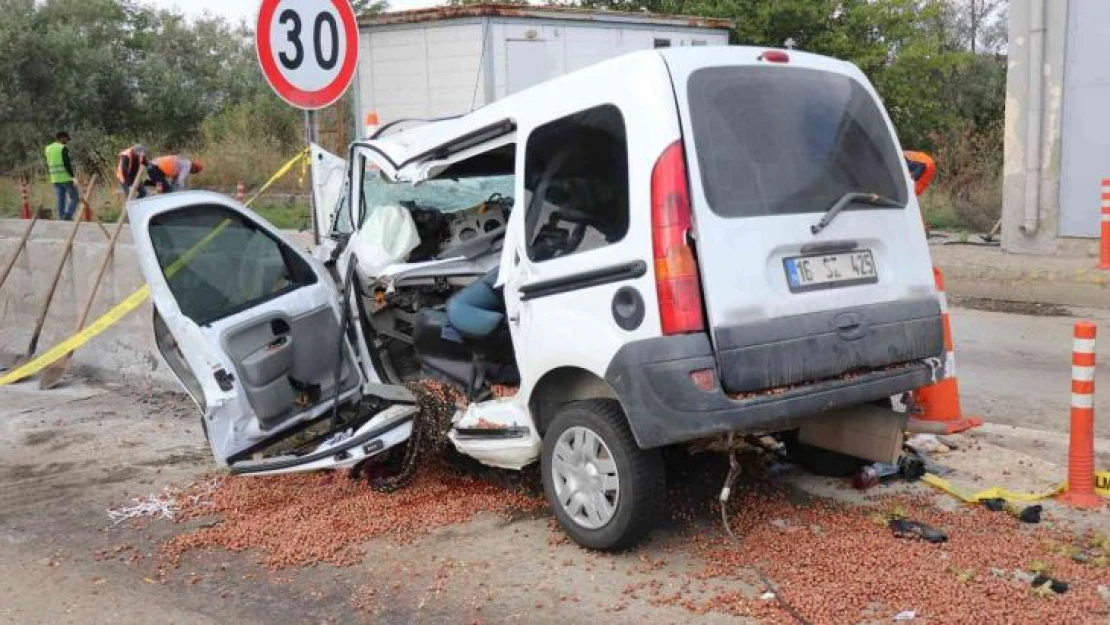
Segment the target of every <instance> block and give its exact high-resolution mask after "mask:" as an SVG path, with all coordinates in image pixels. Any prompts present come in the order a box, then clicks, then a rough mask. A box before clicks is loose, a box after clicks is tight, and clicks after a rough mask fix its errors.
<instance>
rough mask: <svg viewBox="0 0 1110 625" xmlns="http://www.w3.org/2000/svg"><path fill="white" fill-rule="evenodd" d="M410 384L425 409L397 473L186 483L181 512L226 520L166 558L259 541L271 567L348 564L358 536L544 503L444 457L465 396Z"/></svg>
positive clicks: (170, 548) (411, 530)
mask: <svg viewBox="0 0 1110 625" xmlns="http://www.w3.org/2000/svg"><path fill="white" fill-rule="evenodd" d="M410 389H411V390H412V391H413V392H414V394H415V395H416V399H417V406H418V407H419V409H420V412H419V414H418V416H417V418H416V420H415V421H414V425H413V434H412V436H411V438H410V441H409V442H408V443H407V444H406V445H405V448H404V450H403V454H404V457H403V459H402V460H401V467H400V469H399V470H397V471H396V472H395V473H394V474H393V475H391V476H389V477H385V478H382V479H379V480H376V481H374V482H373V485H374V488H373V489H372V488H370V487H368V486H367V484H366V482H364V481H361V480H358V479H352V478H357V477H358V476H359V475H360V474H361V473H362V472H361V471H360V472H351V473H350V474H349V475H348V473H347V472H329V473H321V472H317V473H308V474H299V475H283V476H274V477H256V478H225V479H222V480H220V481H219V483H218V486H216V487H215V489H214V490H213V491H212V492H211V493H210V494H208V496H207V497H206V498H203V499H198V498H196V497H190V495H191V494H192V493H190V492H189V490H188V489H186V490H185V491H184V492H182V493H181V495H180V497H179V498H178V503H179V504H180V506H181V510H180V512H179V514H178V520H182V521H183V520H188V519H195V518H198V517H206V516H209V515H219V516H221V517H223V520H222V521H221V522H219V523H217V524H216V525H213V526H209V527H202V528H200V529H198V530H196V531H193V532H190V533H187V534H184V535H181V536H177V537H175V538H173V539H171V540H170V541H168V542H167V543H165V544H164V545H163V546H162V548H161V550H160V555H161V556H162V562H163V564H164V566H168V567H175V566H176V565H177V563H178V562H179V561H180V557H181V554H182V553H184V552H186V551H189V550H191V549H201V548H212V547H217V548H223V549H228V550H230V551H243V550H246V549H259V550H261V551H262V553H263V562H264V563H265V564H266V566H268V567H270V568H274V569H279V568H285V567H289V566H299V565H310V564H313V563H316V562H330V563H332V564H336V565H349V564H354V563H355V562H358V561H359V560H360V559H361V557H362V551H361V549H359V546H358V545H359V543H361V542H363V541H366V540H369V539H371V538H374V537H376V536H381V535H388V536H391V537H394V538H396V539H399V540H408V539H412V538H414V537H416V536H419V535H421V534H423V533H426V532H427V531H429V530H431V529H434V528H437V527H442V526H445V525H452V524H456V523H463V522H465V521H468V520H470V519H471V518H472V517H474V515H476V514H478V513H480V512H493V513H504V514H508V513H513V512H518V511H522V510H535V509H538V508H541V507H543V505H544V504H543V501H542V499H539V498H537V497H535V496H532V495H529V494H525V493H524V492H522V491H520V490H512V489H507V488H505V487H503V486H499V485H497V484H493V483H490V482H487V481H484V480H481V479H478V478H477V477H475V476H471V475H465V474H462V473H459V472H458V471H456V470H454V469H452V468H450V467H449V466H447V465H446V464H445V463H444V462H443V461H442V455H441V454H442V452H443V451H444V450H445V449H446V447H447V445H448V439H447V432H448V430H449V429H450V427H451V417H452V416H453V415H454V412H455V410H456V409H457V408H458V407H459V406H461V405H464V404H465V397H464V396H463V395H462V393H461V392H459V390H458V389H456V388H455V387H453V386H450V385H448V384H445V383H442V382H438V381H423V382H420V383H415V384H412V385H410ZM502 392H505V391H502ZM202 482H203V480H202ZM402 487H404V488H402ZM394 491H396V492H394Z"/></svg>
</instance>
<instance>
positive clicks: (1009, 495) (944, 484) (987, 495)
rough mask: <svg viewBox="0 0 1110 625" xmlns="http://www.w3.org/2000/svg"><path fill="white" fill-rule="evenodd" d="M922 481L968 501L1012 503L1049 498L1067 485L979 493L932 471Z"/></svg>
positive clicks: (1002, 489) (990, 489)
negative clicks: (1019, 491)
mask: <svg viewBox="0 0 1110 625" xmlns="http://www.w3.org/2000/svg"><path fill="white" fill-rule="evenodd" d="M921 481H922V482H925V483H926V484H928V485H930V486H933V487H935V488H939V489H940V490H942V491H944V492H946V493H948V494H949V495H952V496H953V497H955V498H957V499H959V500H961V501H964V502H967V503H978V502H980V501H982V500H984V499H1005V500H1006V501H1008V502H1011V503H1026V502H1030V501H1039V500H1041V499H1048V498H1049V497H1051V496H1053V495H1055V494H1057V493H1059V492H1060V491H1062V490H1064V487H1065V486H1066V485H1065V484H1060V485H1058V486H1054V487H1052V488H1051V489H1049V490H1046V491H1044V492H1040V493H1015V492H1012V491H1008V490H1006V489H1005V488H1002V487H1001V486H992V487H990V488H988V489H986V490H982V491H979V492H977V493H968V492H967V491H965V490H963V489H960V488H956V487H955V486H953V485H952V483H951V482H949V481H948V480H946V479H944V478H942V477H938V476H936V475H933V474H932V473H926V474H925V475H924V476H922V477H921Z"/></svg>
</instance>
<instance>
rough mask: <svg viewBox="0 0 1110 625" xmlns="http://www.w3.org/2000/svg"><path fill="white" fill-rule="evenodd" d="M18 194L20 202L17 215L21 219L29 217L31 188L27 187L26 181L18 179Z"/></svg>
mask: <svg viewBox="0 0 1110 625" xmlns="http://www.w3.org/2000/svg"><path fill="white" fill-rule="evenodd" d="M19 196H20V198H21V200H22V204H21V206H20V209H19V216H20V217H22V218H23V219H30V218H31V190H30V189H28V188H27V181H26V180H20V181H19Z"/></svg>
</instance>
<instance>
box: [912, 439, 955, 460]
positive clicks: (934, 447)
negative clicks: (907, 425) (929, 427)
mask: <svg viewBox="0 0 1110 625" xmlns="http://www.w3.org/2000/svg"><path fill="white" fill-rule="evenodd" d="M906 447H909V448H910V449H912V450H914V451H916V452H917V453H919V454H922V455H929V454H946V453H948V452H950V451H952V448H951V447H949V446H948V445H945V444H944V443H942V442H941V441H940V438H939V437H937V435H936V434H914V435H913V436H911V437H909V438H908V439H906Z"/></svg>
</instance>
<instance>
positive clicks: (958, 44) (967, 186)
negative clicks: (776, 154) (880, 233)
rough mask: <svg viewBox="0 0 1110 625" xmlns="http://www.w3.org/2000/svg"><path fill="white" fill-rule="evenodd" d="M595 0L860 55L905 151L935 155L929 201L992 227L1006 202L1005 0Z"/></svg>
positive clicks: (753, 38) (757, 38)
mask: <svg viewBox="0 0 1110 625" xmlns="http://www.w3.org/2000/svg"><path fill="white" fill-rule="evenodd" d="M582 4H583V5H584V6H587V7H594V8H599V7H604V8H609V9H613V10H623V11H643V10H647V11H649V12H651V13H667V14H680V15H694V16H701V17H717V18H726V19H729V20H731V21H732V23H733V28H732V32H731V41H732V43H734V44H742V45H754V46H768V47H787V46H792V47H794V48H795V49H798V50H804V51H807V52H815V53H818V54H824V55H828V56H832V57H836V58H840V59H845V60H848V61H851V62H853V63H855V64H856V65H857V66H859V67H860V69H861V70H863V72H864V73H865V74H867V76H868V78H870V80H871V82H872V83H873V84H874V85H875V89H876V90H877V91H878V93H879V95H880V96H881V97H882V99H883V101H884V104H885V105H886V108H887V110H888V112H889V113H890V117H891V120H892V121H893V122H894V125H895V127H896V128H897V129H898V135H899V138H900V139H901V142H902V145H903V146H904V147H906V148H907V149H918V150H925V151H928V152H931V153H933V154H934V156H935V157H936V159H937V170H938V171H937V181H936V183H935V188H934V190H933V191H932V193H931V194H932V197H931V198H929V200H930V201H929V204H930V205H931V206H933V207H936V209H937V212H938V213H939V214H943V216H944V219H943V221H945V222H948V221H949V220H950V219H951V220H953V221H955V222H957V223H959V224H960V225H963V226H967V227H973V228H979V229H989V228H990V227H991V225H992V224H993V222H994V220H995V219H996V218H997V215H998V213H999V212H1000V210H1001V197H1002V191H1001V171H1002V121H1003V117H1004V115H1005V93H1006V57H1005V54H1004V53H1003V51H1004V50H1005V47H1006V26H1007V22H1006V18H1007V11H1008V2H1007V0H582Z"/></svg>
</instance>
